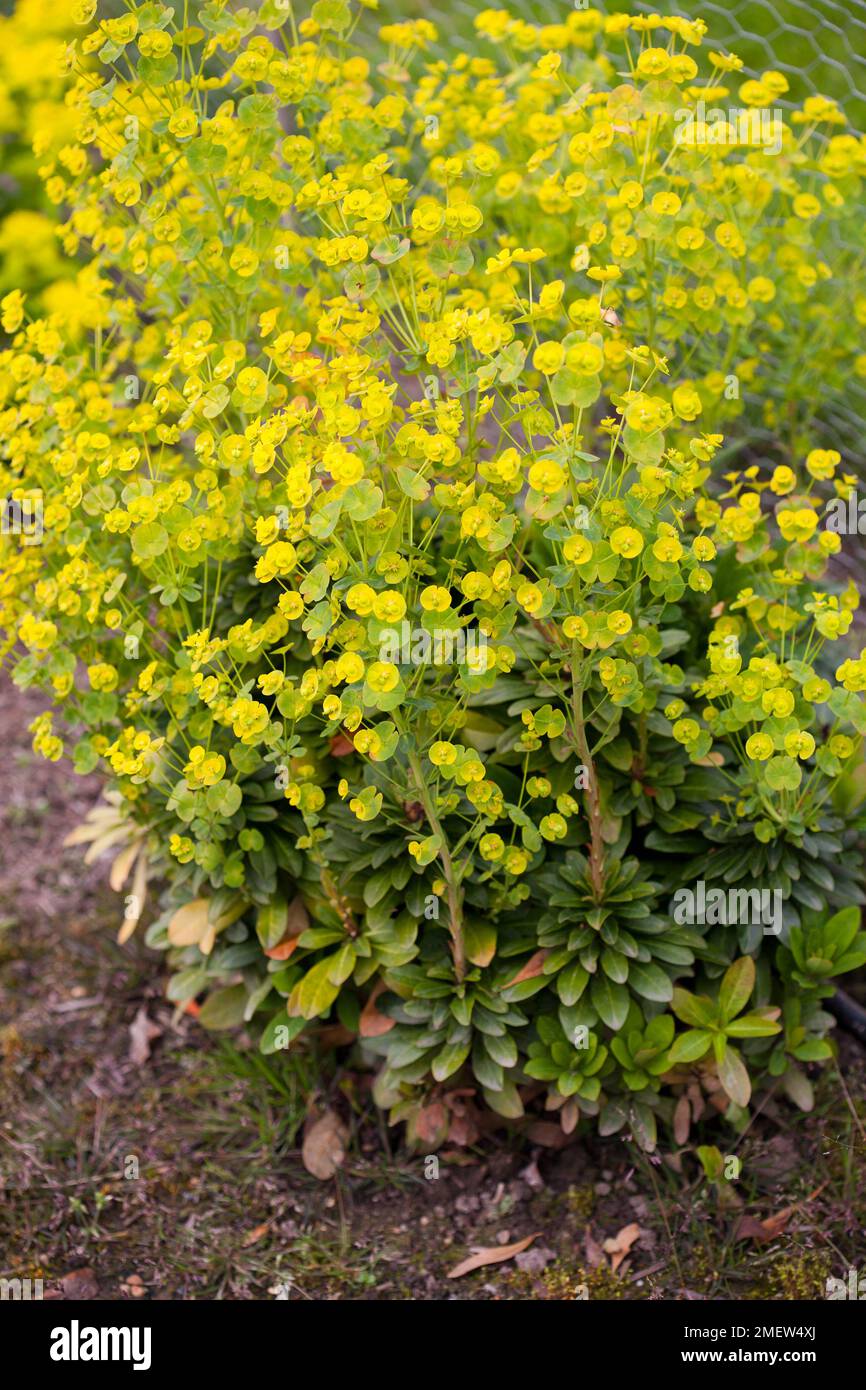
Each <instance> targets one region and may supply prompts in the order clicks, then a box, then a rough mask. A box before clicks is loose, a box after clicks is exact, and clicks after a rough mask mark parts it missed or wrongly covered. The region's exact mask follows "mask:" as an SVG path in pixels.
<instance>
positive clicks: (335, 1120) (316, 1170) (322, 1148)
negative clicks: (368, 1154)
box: [301, 1110, 349, 1181]
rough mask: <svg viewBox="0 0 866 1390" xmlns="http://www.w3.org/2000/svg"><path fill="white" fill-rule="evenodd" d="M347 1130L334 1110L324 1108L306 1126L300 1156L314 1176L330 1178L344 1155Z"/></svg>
mask: <svg viewBox="0 0 866 1390" xmlns="http://www.w3.org/2000/svg"><path fill="white" fill-rule="evenodd" d="M348 1138H349V1131H348V1130H347V1129H346V1126H345V1125H344V1124H343V1121H342V1120H341V1119H340V1117H339V1115H338V1114H337V1112H336V1111H335V1110H326V1111H325V1113H324V1114H323V1115H320V1116H319V1118H318V1119H317V1120H314V1121H313V1123H312V1124H311V1125H309V1126H308V1128H307V1130H306V1132H305V1134H304V1143H303V1147H302V1149H301V1158H302V1160H303V1164H304V1167H305V1168H306V1170H307V1172H308V1173H312V1175H313V1177H314V1178H321V1179H322V1180H323V1181H324V1180H325V1179H326V1178H332V1177H333V1176H334V1174H335V1173H336V1171H337V1169H338V1168H339V1167H340V1166H341V1165H342V1163H343V1160H344V1158H345V1157H346V1142H347V1140H348Z"/></svg>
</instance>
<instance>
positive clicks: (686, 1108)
mask: <svg viewBox="0 0 866 1390" xmlns="http://www.w3.org/2000/svg"><path fill="white" fill-rule="evenodd" d="M691 1115H692V1108H691V1106H690V1105H689V1098H688V1096H680V1098H679V1100H678V1101H677V1105H676V1109H675V1110H674V1139H675V1140H676V1142H677V1143H678V1144H685V1143H686V1142H687V1141H688V1137H689V1129H690V1127H691Z"/></svg>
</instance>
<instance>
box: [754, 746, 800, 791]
mask: <svg viewBox="0 0 866 1390" xmlns="http://www.w3.org/2000/svg"><path fill="white" fill-rule="evenodd" d="M764 776H765V778H766V779H767V784H768V786H770V787H772V788H773V791H776V792H781V791H790V792H794V791H796V790H797V788H798V787H799V785H800V783H801V782H802V780H803V769H802V768H801V767H800V764H799V763H798V762H797V759H796V758H790V757H788V755H787V753H778V754H777V755H776V756H775V757H774V758H771V759H770V761H769V762H768V763H767V764H766V766H765V768H764Z"/></svg>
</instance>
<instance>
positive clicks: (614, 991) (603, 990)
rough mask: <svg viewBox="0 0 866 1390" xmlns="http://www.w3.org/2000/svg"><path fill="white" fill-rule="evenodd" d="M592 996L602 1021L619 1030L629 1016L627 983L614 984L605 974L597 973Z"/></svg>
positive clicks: (591, 992)
mask: <svg viewBox="0 0 866 1390" xmlns="http://www.w3.org/2000/svg"><path fill="white" fill-rule="evenodd" d="M590 997H591V999H592V1003H593V1007H594V1008H595V1009H596V1010H597V1012H598V1014H599V1017H600V1018H601V1019H602V1021H603V1022H604V1023H606V1024H607V1026H608V1028H612V1029H613V1030H614V1032H618V1030H619V1029H620V1028H621V1027H622V1025H623V1024H624V1023H625V1021H626V1018H627V1017H628V1006H629V993H628V990H627V989H626V987H625V985H617V984H614V982H613V980H609V979H608V978H607V976H605V975H596V977H595V979H594V980H593V982H592V986H591V988H590Z"/></svg>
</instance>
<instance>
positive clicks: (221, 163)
mask: <svg viewBox="0 0 866 1390" xmlns="http://www.w3.org/2000/svg"><path fill="white" fill-rule="evenodd" d="M184 157H185V159H186V161H187V163H188V165H189V167H190V169H191V170H192V172H193V173H194V174H221V173H222V171H223V169H224V168H225V165H226V159H227V157H228V156H227V152H226V150H225V149H224V148H223V146H222V145H215V144H214V143H213V141H212V140H207V139H204V138H200V139H198V140H191V141H190V143H189V144H188V145H187V146H186V148H185V149H184ZM226 399H228V392H226Z"/></svg>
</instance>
